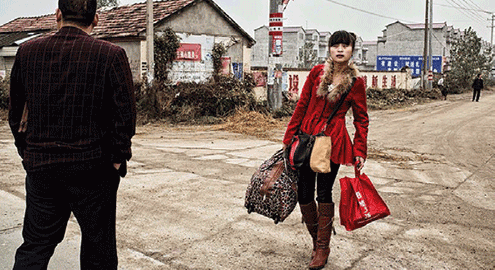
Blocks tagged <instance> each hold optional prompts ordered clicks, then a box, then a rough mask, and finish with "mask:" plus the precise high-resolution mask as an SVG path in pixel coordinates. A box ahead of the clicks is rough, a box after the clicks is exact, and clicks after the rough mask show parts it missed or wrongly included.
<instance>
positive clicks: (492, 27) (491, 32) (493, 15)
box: [488, 13, 495, 47]
mask: <svg viewBox="0 0 495 270" xmlns="http://www.w3.org/2000/svg"><path fill="white" fill-rule="evenodd" d="M488 20H491V21H492V26H488V27H490V28H491V31H490V34H491V38H490V44H491V45H492V47H493V29H494V28H495V26H493V21H495V14H493V13H492V18H491V19H488Z"/></svg>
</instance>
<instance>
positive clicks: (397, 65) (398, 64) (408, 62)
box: [376, 55, 442, 77]
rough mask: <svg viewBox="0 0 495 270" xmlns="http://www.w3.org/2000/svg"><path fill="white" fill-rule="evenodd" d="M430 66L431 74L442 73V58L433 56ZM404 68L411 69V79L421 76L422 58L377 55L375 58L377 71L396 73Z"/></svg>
mask: <svg viewBox="0 0 495 270" xmlns="http://www.w3.org/2000/svg"><path fill="white" fill-rule="evenodd" d="M432 65H433V72H435V73H440V72H442V57H441V56H433V58H432ZM405 66H407V67H409V68H410V69H411V71H412V76H413V77H417V76H421V70H422V69H423V56H408V55H402V56H400V55H379V56H377V58H376V70H377V71H384V70H385V71H398V70H400V69H401V68H403V67H405Z"/></svg>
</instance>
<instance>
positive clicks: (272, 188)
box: [244, 149, 297, 224]
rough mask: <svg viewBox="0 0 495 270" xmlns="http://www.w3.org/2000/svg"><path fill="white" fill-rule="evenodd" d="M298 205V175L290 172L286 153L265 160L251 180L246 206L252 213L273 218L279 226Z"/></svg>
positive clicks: (280, 152)
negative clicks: (285, 157)
mask: <svg viewBox="0 0 495 270" xmlns="http://www.w3.org/2000/svg"><path fill="white" fill-rule="evenodd" d="M296 204H297V173H296V172H295V171H293V170H291V169H287V166H286V163H285V160H284V150H283V149H281V150H279V151H277V152H276V153H275V154H274V155H273V156H272V157H271V158H269V159H268V160H266V161H264V162H263V164H261V166H260V167H259V168H258V170H256V172H255V173H254V174H253V176H252V177H251V182H250V183H249V185H248V188H247V190H246V198H245V202H244V206H245V207H246V208H247V211H248V213H251V212H256V213H258V214H261V215H264V216H266V217H269V218H271V219H273V220H274V221H275V224H277V223H279V222H282V221H284V220H285V219H286V218H287V217H288V216H289V215H290V213H291V212H292V211H293V210H294V208H295V207H296Z"/></svg>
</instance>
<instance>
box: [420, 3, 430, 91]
mask: <svg viewBox="0 0 495 270" xmlns="http://www.w3.org/2000/svg"><path fill="white" fill-rule="evenodd" d="M429 7H430V6H429V1H428V0H426V9H425V43H424V51H423V74H421V86H422V87H423V90H424V89H426V80H425V77H426V76H427V74H428V69H427V66H428V64H427V59H428V11H429Z"/></svg>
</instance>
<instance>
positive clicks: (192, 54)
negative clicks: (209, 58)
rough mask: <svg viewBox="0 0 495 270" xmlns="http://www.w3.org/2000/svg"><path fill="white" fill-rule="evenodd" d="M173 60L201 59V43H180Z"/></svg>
mask: <svg viewBox="0 0 495 270" xmlns="http://www.w3.org/2000/svg"><path fill="white" fill-rule="evenodd" d="M175 60H177V61H201V44H191V43H181V44H180V47H179V49H177V59H175Z"/></svg>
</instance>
